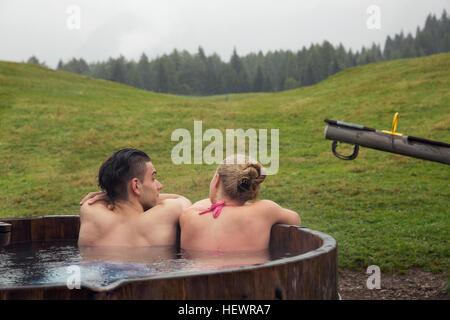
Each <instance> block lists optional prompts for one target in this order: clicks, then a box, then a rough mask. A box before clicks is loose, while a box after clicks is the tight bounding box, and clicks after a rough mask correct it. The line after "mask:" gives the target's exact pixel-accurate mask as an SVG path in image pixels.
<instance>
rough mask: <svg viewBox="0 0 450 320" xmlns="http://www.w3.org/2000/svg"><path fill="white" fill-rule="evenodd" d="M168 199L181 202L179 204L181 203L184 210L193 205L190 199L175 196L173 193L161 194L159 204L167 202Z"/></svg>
mask: <svg viewBox="0 0 450 320" xmlns="http://www.w3.org/2000/svg"><path fill="white" fill-rule="evenodd" d="M167 199H177V200H179V202H180V203H181V205H182V207H183V210H184V209H186V208H188V207H190V206H191V205H192V203H191V201H190V200H189V199H188V198H186V197H183V196H181V195H179V194H173V193H160V194H159V197H158V202H157V204H161V203H162V202H163V201H164V200H167Z"/></svg>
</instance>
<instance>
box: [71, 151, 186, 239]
mask: <svg viewBox="0 0 450 320" xmlns="http://www.w3.org/2000/svg"><path fill="white" fill-rule="evenodd" d="M98 182H99V183H98V184H99V187H100V188H101V189H103V190H104V191H105V192H91V193H90V194H88V195H87V196H86V197H85V198H84V199H83V200H82V201H81V203H80V206H81V208H80V233H79V237H78V245H80V246H169V245H174V244H175V242H176V233H177V226H178V221H179V217H180V214H181V213H182V211H183V210H184V209H185V208H187V207H189V206H190V205H191V202H190V201H189V200H188V199H186V198H185V197H182V196H179V195H174V194H160V193H159V191H160V190H161V189H162V187H163V186H162V184H161V183H160V182H159V181H158V180H157V179H156V169H155V167H154V166H153V164H152V162H151V160H150V158H149V156H148V155H147V154H145V153H144V152H143V151H140V150H136V149H123V150H119V151H117V152H115V153H114V154H113V155H112V156H111V157H109V158H108V160H106V161H105V162H104V163H103V164H102V165H101V167H100V170H99V174H98Z"/></svg>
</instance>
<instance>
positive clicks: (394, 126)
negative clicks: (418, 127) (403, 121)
mask: <svg viewBox="0 0 450 320" xmlns="http://www.w3.org/2000/svg"><path fill="white" fill-rule="evenodd" d="M397 124H398V112H396V113H395V115H394V120H393V121H392V129H391V131H387V130H382V131H381V132H383V133H388V134H392V135H394V136H403V135H402V134H401V133H396V132H395V131H396V130H397Z"/></svg>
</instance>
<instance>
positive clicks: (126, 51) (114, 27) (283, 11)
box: [0, 0, 450, 67]
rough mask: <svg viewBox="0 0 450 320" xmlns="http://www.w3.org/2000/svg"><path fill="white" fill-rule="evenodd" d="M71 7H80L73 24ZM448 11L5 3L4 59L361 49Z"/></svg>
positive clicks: (100, 0)
mask: <svg viewBox="0 0 450 320" xmlns="http://www.w3.org/2000/svg"><path fill="white" fill-rule="evenodd" d="M371 5H376V6H378V7H379V8H380V16H379V17H380V20H379V21H380V29H369V28H368V27H367V20H368V19H369V18H370V14H369V13H367V8H368V7H369V6H371ZM71 6H72V7H73V6H75V7H76V8H79V10H80V11H79V13H80V14H79V18H80V19H79V20H78V21H79V25H77V26H79V29H77V28H73V24H70V21H72V22H73V21H74V20H73V11H68V10H69V8H71ZM444 8H445V9H446V10H447V13H450V0H427V1H418V0H414V1H407V0H390V1H388V0H379V1H375V0H370V1H366V0H353V1H350V0H339V1H336V0H334V1H333V0H323V1H301V0H278V1H273V0H270V1H269V0H240V1H238V0H226V1H222V0H164V1H162V0H158V1H144V0H127V1H118V0H91V1H88V0H70V1H68V0H0V60H7V61H18V62H20V61H24V60H27V59H28V58H29V57H30V56H32V55H36V56H37V57H38V58H39V59H40V60H41V61H42V60H43V61H45V62H46V63H47V65H49V66H50V67H55V66H56V64H57V62H58V60H59V59H62V60H64V61H67V60H68V59H71V58H72V57H78V58H79V57H83V58H84V59H85V60H87V61H88V62H93V61H98V60H106V59H107V58H109V57H118V56H119V55H120V54H123V55H124V56H125V57H126V58H127V59H135V60H137V59H139V56H140V55H141V54H142V53H143V52H145V53H146V54H147V55H148V56H149V58H150V59H152V58H155V57H157V56H158V55H162V54H164V53H167V54H169V53H170V52H172V50H173V49H174V48H177V49H178V50H188V51H189V52H191V53H195V52H197V49H198V47H199V46H202V47H203V49H204V50H205V53H206V54H207V55H210V54H212V53H217V54H219V55H220V56H221V58H222V59H223V60H225V61H228V60H229V58H230V55H231V53H232V51H233V48H236V50H237V52H238V54H239V55H241V56H242V55H245V54H247V53H249V52H255V53H257V52H258V51H259V50H261V51H262V52H263V53H266V52H267V51H269V50H272V51H273V50H279V49H284V50H287V49H290V50H293V51H297V50H299V49H301V48H302V46H306V47H309V45H310V44H311V43H321V42H322V41H323V40H328V41H330V42H331V43H332V44H333V45H338V44H339V43H342V44H343V45H344V46H345V47H346V48H352V49H353V50H354V51H355V50H360V49H361V47H362V46H363V45H364V46H370V45H371V44H372V43H373V42H375V43H376V44H380V45H381V46H382V47H383V46H384V41H385V39H386V37H387V36H388V35H391V36H392V35H394V34H395V33H399V32H400V31H401V30H403V31H404V32H405V35H406V34H407V33H408V32H411V33H412V34H413V35H414V34H415V31H416V28H417V26H420V27H421V28H422V27H423V25H424V22H425V18H426V16H427V15H428V14H429V13H434V14H436V16H437V17H438V18H440V16H441V14H442V11H443V9H444Z"/></svg>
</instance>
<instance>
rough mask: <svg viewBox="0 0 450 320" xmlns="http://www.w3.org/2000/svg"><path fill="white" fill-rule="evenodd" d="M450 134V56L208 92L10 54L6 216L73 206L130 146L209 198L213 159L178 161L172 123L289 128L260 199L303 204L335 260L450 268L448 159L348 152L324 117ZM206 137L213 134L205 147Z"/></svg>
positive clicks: (2, 113)
mask: <svg viewBox="0 0 450 320" xmlns="http://www.w3.org/2000/svg"><path fill="white" fill-rule="evenodd" d="M397 111H398V112H399V114H400V119H399V125H398V129H397V131H398V132H401V133H404V134H406V135H414V136H418V137H424V138H429V139H433V140H439V141H444V142H450V54H440V55H434V56H429V57H425V58H419V59H404V60H396V61H391V62H383V63H377V64H370V65H366V66H362V67H357V68H352V69H348V70H345V71H342V72H340V73H338V74H336V75H334V76H332V77H330V78H328V79H327V80H326V81H323V82H322V83H319V84H317V85H315V86H311V87H304V88H300V89H296V90H291V91H285V92H279V93H261V94H241V95H230V97H229V101H228V102H227V101H225V96H212V97H201V98H193V97H178V96H172V95H162V94H155V93H152V92H147V91H142V90H138V89H134V88H131V87H128V86H124V85H120V84H117V83H112V82H108V81H103V80H96V79H91V78H88V77H84V76H79V75H75V74H71V73H65V72H58V71H52V70H48V69H45V68H42V67H39V66H35V65H27V64H20V63H8V62H0V154H1V157H0V217H24V216H35V215H52V214H77V213H78V210H79V209H78V202H79V201H80V199H81V198H82V197H83V196H84V195H85V194H86V193H88V192H90V191H95V190H97V186H96V185H97V183H96V175H97V172H98V168H99V166H100V164H101V163H102V162H103V161H104V160H105V159H106V158H107V157H108V156H109V155H110V154H112V152H114V151H116V150H118V149H121V148H124V147H134V148H138V149H142V150H144V151H146V152H147V153H148V154H149V155H150V157H151V158H152V160H153V163H154V165H155V166H156V169H157V170H158V176H159V179H160V181H161V182H162V183H163V185H165V188H164V191H166V192H170V193H180V194H183V195H186V196H187V197H189V198H190V199H191V200H192V201H196V200H199V199H201V198H205V197H207V193H208V186H209V181H210V179H211V177H212V174H213V173H214V170H215V167H216V166H215V165H210V166H208V165H194V164H192V165H180V166H176V165H174V164H173V163H172V161H171V157H170V155H171V150H172V148H173V147H174V146H175V145H176V144H177V143H176V142H172V141H171V139H170V138H171V133H172V131H174V130H175V129H177V128H186V129H188V130H189V131H191V133H193V124H194V120H202V121H203V130H206V129H208V128H217V129H219V130H221V131H222V132H223V133H224V132H225V129H227V128H229V129H237V128H243V129H248V128H255V129H259V128H261V129H279V130H280V169H279V171H278V174H276V175H273V176H269V177H268V178H267V179H266V181H265V182H264V184H263V186H262V190H261V198H267V199H272V200H274V201H276V202H278V203H280V204H281V205H283V206H285V207H288V208H290V209H293V210H296V211H298V212H299V213H300V215H301V218H302V223H303V224H304V225H305V226H308V227H310V228H313V229H317V230H320V231H323V232H326V233H328V234H330V235H332V236H333V237H335V238H336V239H337V240H338V243H339V265H340V266H341V267H350V268H366V267H367V266H369V265H372V264H376V265H379V266H380V267H381V270H382V272H388V271H402V270H405V269H406V268H409V267H420V268H423V269H425V270H433V271H445V272H448V270H449V257H450V253H449V249H450V246H449V243H448V241H449V238H450V237H449V231H450V217H449V207H450V184H449V181H450V170H449V167H448V166H447V165H443V164H439V163H433V162H429V161H423V160H418V159H413V158H408V157H404V156H400V155H394V154H390V153H386V152H380V151H376V150H371V149H367V148H361V150H360V155H359V156H358V158H357V159H356V160H354V161H341V160H338V159H337V158H335V157H334V156H333V155H332V153H331V142H330V141H328V140H325V139H324V136H323V131H324V127H325V123H324V122H323V119H324V118H329V119H336V120H341V121H347V122H353V123H358V124H362V125H366V126H369V127H374V128H377V129H390V126H391V123H392V117H393V115H394V113H395V112H397ZM206 145H207V143H204V145H203V147H205V146H206Z"/></svg>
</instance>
